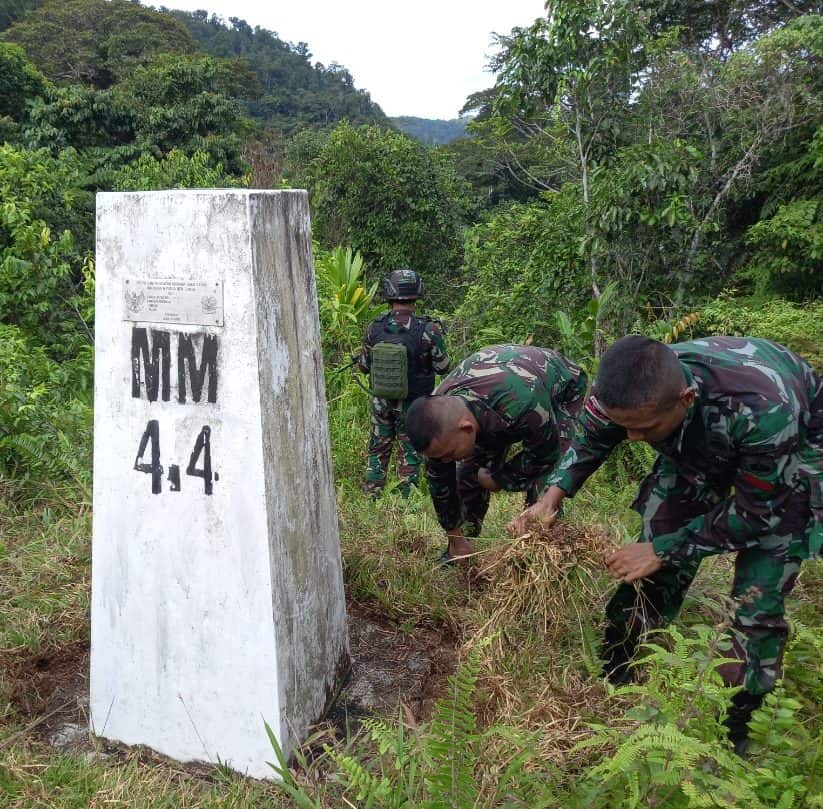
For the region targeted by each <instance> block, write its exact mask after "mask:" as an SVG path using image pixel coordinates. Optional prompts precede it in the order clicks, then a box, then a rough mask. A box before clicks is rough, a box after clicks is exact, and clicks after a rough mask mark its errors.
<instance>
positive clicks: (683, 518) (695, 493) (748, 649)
mask: <svg viewBox="0 0 823 809" xmlns="http://www.w3.org/2000/svg"><path fill="white" fill-rule="evenodd" d="M659 465H660V461H659V460H658V464H656V465H655V470H654V471H653V472H652V473H651V474H650V475H649V476H648V477H647V478H646V480H645V481H644V482H643V484H642V485H641V487H640V492H639V493H638V496H637V498H636V499H635V502H634V503H633V505H632V508H634V510H635V511H637V512H638V513H639V514H640V515H641V516H642V518H643V529H642V534H641V537H640V541H641V542H650V541H651V540H652V539H653V538H654V537H656V536H660V535H662V534H668V533H673V532H675V531H677V530H678V529H680V528H682V527H683V525H684V524H686V523H687V522H689V521H690V520H692V519H693V518H695V517H697V516H699V515H701V514H705V513H707V512H708V511H710V510H711V509H712V508H714V507H715V506H716V505H717V504H718V503H719V502H720V501H721V500H722V499H723V498H724V496H726V494H727V492H723V491H718V490H716V489H712V488H711V487H709V486H698V485H695V483H694V482H691V481H688V480H686V479H685V478H681V477H680V476H678V478H677V480H676V481H675V484H674V486H671V485H667V486H666V488H665V490H663V489H662V488H661V487H660V485H659V475H658V470H659ZM810 519H811V510H810V506H809V495H808V494H807V493H806V492H804V491H803V490H797V491H796V492H794V493H793V494H792V495H791V496H790V498H789V500H788V502H787V503H786V507H785V516H784V517H783V519H782V520H781V522H780V523H779V525H778V526H777V528H776V529H775V530H774V532H773V533H772V534H770V535H767V536H761V537H759V544H758V546H757V547H754V548H746V549H744V550H741V551H738V552H737V556H736V559H735V573H734V581H733V584H732V592H731V595H732V598H733V599H734V600H735V602H736V604H737V607H736V611H735V615H734V619H733V623H732V625H731V628H730V630H729V635H730V641H731V650H730V651H728V652H724V656H726V657H733V658H736V661H737V662H732V663H726V664H724V665H723V666H722V667H721V668H720V669H719V671H720V674H721V675H722V677H723V679H724V681H725V682H726V683H727V684H728V685H733V686H739V685H742V686H743V687H744V688H745V690H746V691H749V692H750V693H752V694H764V693H766V692H768V691H771V690H772V689H773V688H774V686H775V682H776V681H777V680H778V679H779V678H780V676H781V674H782V659H783V651H784V648H785V646H786V640H787V637H788V625H787V623H786V619H785V616H784V600H785V598H786V596H787V595H788V594H789V593H790V592H791V590H792V588H793V587H794V584H795V582H796V580H797V575H798V573H799V571H800V565H801V562H802V561H803V559H804V558H806V557H807V554H806V553H804V551H803V548H804V542H805V537H806V532H807V529H808V524H809V521H810ZM707 555H709V554H708V553H703V554H702V555H700V554H697V555H696V558H693V559H690V560H689V561H688V562H683V563H679V564H677V565H669V566H666V567H664V568H663V569H661V570H660V571H658V572H657V573H656V574H654V575H653V576H650V577H649V578H647V579H642V580H641V581H640V582H635V583H634V584H621V585H620V586H619V587H618V589H617V591H616V592H615V594H614V596H613V597H612V599H611V601H610V602H609V604H608V605H607V607H606V618H607V629H606V638H607V643H608V642H609V641H608V639H609V638H612V639H615V638H618V639H619V641H618V642H619V643H621V644H622V645H624V646H625V647H626V648H627V649H633V648H634V647H635V645H636V644H637V642H638V641H639V640H641V639H642V636H643V634H645V632H647V631H648V630H650V629H655V628H657V627H660V626H664V625H665V624H667V623H668V622H670V621H672V620H673V619H674V618H675V616H676V615H677V613H678V611H679V610H680V607H681V605H682V603H683V599H684V598H685V595H686V592H687V591H688V589H689V586H690V585H691V583H692V580H693V579H694V577H695V575H696V573H697V570H698V568H699V566H700V562H701V560H702V558H704V557H705V556H707ZM635 585H636V586H635Z"/></svg>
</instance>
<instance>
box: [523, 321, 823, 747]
mask: <svg viewBox="0 0 823 809" xmlns="http://www.w3.org/2000/svg"><path fill="white" fill-rule="evenodd" d="M581 426H582V430H581V431H580V432H579V433H578V436H577V437H576V439H575V440H574V441H573V443H572V445H571V446H570V447H569V449H568V451H567V452H566V454H565V455H564V456H563V458H562V460H561V462H560V464H559V465H558V467H557V469H556V470H555V471H554V473H553V474H552V475H551V476H550V477H549V478H548V483H549V488H548V489H547V490H546V492H545V493H544V494H543V495H542V496H541V498H540V500H539V501H538V503H537V504H535V505H534V506H533V507H531V508H530V509H527V510H526V511H525V512H524V513H523V514H522V515H520V517H518V518H517V519H516V520H514V521H513V522H512V524H511V525H510V529H511V530H512V531H514V532H522V531H523V530H525V529H527V528H528V526H529V525H530V524H534V522H536V521H537V522H541V523H542V524H543V525H544V526H546V525H550V524H551V523H552V522H553V520H554V517H553V516H552V515H553V514H554V513H556V511H557V508H558V507H559V504H560V502H561V501H562V499H563V498H564V497H566V496H573V495H574V494H575V493H576V492H577V491H578V489H579V488H580V487H581V486H582V484H583V483H584V481H585V480H586V479H587V478H588V477H589V475H591V474H592V472H594V471H595V469H597V468H598V467H599V466H600V464H601V463H603V461H604V460H605V459H606V457H607V456H608V455H609V453H610V452H611V451H612V450H613V449H614V447H615V446H616V445H617V444H618V443H620V442H621V441H623V440H624V439H629V440H634V441H647V442H648V443H649V444H650V445H651V446H652V447H654V449H656V450H657V451H658V453H659V455H658V458H657V460H656V462H655V465H654V468H653V470H652V472H651V474H650V475H649V476H648V477H647V478H646V480H645V481H644V482H643V484H642V485H641V487H640V491H639V493H638V496H637V498H636V500H635V502H634V504H633V508H634V509H635V510H636V511H638V512H639V513H640V514H641V516H642V518H643V527H642V532H641V537H640V541H639V543H635V544H633V545H627V546H625V547H623V548H621V549H620V550H619V551H617V552H616V553H614V554H612V555H611V557H610V558H609V559H607V564H608V565H609V568H610V569H611V572H612V573H613V574H614V575H615V576H616V577H618V578H621V579H622V581H623V584H621V585H620V586H619V588H618V590H617V592H616V593H615V595H614V597H613V598H612V600H611V601H610V603H609V605H608V607H607V609H606V617H607V627H606V633H605V638H604V641H605V643H604V652H605V654H604V657H605V661H606V662H605V667H604V673H605V674H606V675H607V676H609V678H610V679H611V680H612V681H614V682H623V681H625V680H626V679H628V677H629V674H630V672H629V663H630V661H631V658H632V655H633V654H634V651H635V648H636V646H637V643H638V641H639V640H640V639H641V638H642V636H643V634H644V633H645V632H646V631H647V630H648V629H650V628H654V627H657V626H660V625H663V624H665V623H666V622H668V621H670V620H672V619H673V618H674V617H675V615H676V614H677V612H678V610H679V608H680V605H681V604H682V602H683V598H684V596H685V594H686V591H687V590H688V587H689V585H690V584H691V582H692V579H693V578H694V576H695V574H696V572H697V568H698V566H699V564H700V561H701V560H702V559H703V558H704V557H706V556H709V555H711V554H716V553H731V552H734V553H736V554H737V557H736V563H735V577H734V584H733V587H732V595H733V596H734V598H735V599H737V604H738V606H737V609H736V614H735V617H734V623H733V625H732V628H731V633H730V634H731V642H732V653H731V655H732V656H733V657H735V658H737V662H733V663H728V664H724V666H723V667H722V669H721V674H722V675H723V678H724V680H725V681H726V682H727V683H728V684H729V685H734V686H743V690H741V691H740V692H738V693H737V694H736V695H735V697H734V699H733V704H732V706H731V707H730V710H729V715H728V717H727V719H726V724H727V727H728V729H729V738H730V739H731V741H732V742H733V743H734V745H735V749H736V750H737V751H738V752H741V753H743V752H745V747H746V739H747V735H748V727H747V723H748V720H749V718H750V717H751V714H752V712H753V710H754V709H755V708H756V707H757V706H758V705H760V703H761V702H762V699H763V695H764V694H765V693H767V692H768V691H770V690H771V689H772V688H774V685H775V681H776V680H777V679H778V678H779V677H780V675H781V660H782V656H783V649H784V647H785V644H786V638H787V632H788V630H787V624H786V621H785V618H784V599H785V597H786V596H787V595H788V593H789V592H790V591H791V590H792V587H793V586H794V583H795V581H796V579H797V575H798V571H799V569H800V564H801V562H802V561H803V560H804V559H808V558H809V557H811V556H814V555H817V554H818V553H819V552H820V548H821V542H823V527H822V526H823V523H821V520H823V383H821V380H820V378H819V377H818V376H817V374H815V372H814V371H813V370H812V369H811V368H810V367H809V366H808V365H807V364H806V363H805V362H804V361H803V360H801V359H800V358H799V357H797V356H795V355H794V354H793V353H792V352H791V351H789V350H788V349H786V348H784V347H783V346H780V345H778V344H776V343H773V342H770V341H768V340H760V339H754V338H747V339H740V338H734V337H710V338H706V339H702V340H693V341H691V342H686V343H680V344H676V345H672V346H664V345H663V344H662V343H657V342H656V341H654V340H650V339H648V338H645V337H639V336H632V337H624V338H622V339H621V340H618V341H617V342H616V343H615V344H614V345H613V346H612V347H611V348H610V349H609V350H608V351H607V352H606V354H605V355H604V356H603V359H602V362H601V366H600V373H599V374H598V378H597V381H596V382H595V384H594V387H593V391H592V395H591V396H590V397H589V399H588V400H587V402H586V406H585V408H584V412H583V416H582V418H581ZM638 579H639V580H640V581H639V585H638V586H637V589H636V585H633V584H631V582H634V581H636V580H638Z"/></svg>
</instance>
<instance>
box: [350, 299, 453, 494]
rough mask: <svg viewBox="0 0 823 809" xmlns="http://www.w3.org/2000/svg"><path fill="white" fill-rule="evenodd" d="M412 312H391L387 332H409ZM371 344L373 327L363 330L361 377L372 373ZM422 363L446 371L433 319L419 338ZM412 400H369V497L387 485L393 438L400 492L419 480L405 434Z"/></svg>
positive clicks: (418, 459)
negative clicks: (396, 443) (396, 453)
mask: <svg viewBox="0 0 823 809" xmlns="http://www.w3.org/2000/svg"><path fill="white" fill-rule="evenodd" d="M412 316H413V313H412V312H410V311H409V310H405V309H400V310H392V311H391V312H390V313H389V315H388V321H387V326H386V328H387V330H388V331H390V332H395V333H400V332H401V331H410V329H411V325H412V320H411V318H412ZM373 343H374V336H373V330H372V325H370V326H369V328H367V329H366V335H365V338H364V340H363V347H362V348H361V350H360V357H359V359H358V367H359V368H360V370H361V371H362V372H363V373H364V374H368V373H369V371H370V370H371V346H372V345H373ZM420 353H421V358H422V361H423V362H424V363H426V364H428V365H429V366H430V367H431V369H432V370H433V371H434V372H435V373H437V374H445V373H446V372H447V371H448V370H449V355H448V352H447V351H446V340H445V336H444V334H443V328H442V327H441V325H440V324H439V323H438V322H437V321H436V320H430V321H428V322H427V323H426V325H425V328H424V329H423V333H422V334H421V337H420ZM412 401H413V399H411V398H409V399H381V398H378V397H376V396H373V397H372V399H371V430H370V433H369V455H368V460H367V462H366V483H365V490H366V492H367V493H369V494H371V495H372V496H376V495H378V494H379V493H380V492H381V491H382V490H383V488H384V487H385V485H386V475H387V473H388V469H389V462H390V460H391V452H392V444H393V443H394V441H395V439H396V440H397V441H398V442H399V444H400V457H399V459H398V460H399V462H398V469H397V474H398V477H399V478H400V487H399V488H400V491H401V493H403V494H408V492H409V490H410V487H411V486H413V485H414V486H416V485H417V483H418V482H419V479H420V473H419V467H420V464H421V462H422V458H421V456H420V455H419V453H418V452H417V450H415V448H414V447H413V446H412V444H411V442H410V441H409V439H408V436H407V435H406V431H405V427H404V423H405V416H406V411H407V410H408V408H409V405H410V404H411V403H412Z"/></svg>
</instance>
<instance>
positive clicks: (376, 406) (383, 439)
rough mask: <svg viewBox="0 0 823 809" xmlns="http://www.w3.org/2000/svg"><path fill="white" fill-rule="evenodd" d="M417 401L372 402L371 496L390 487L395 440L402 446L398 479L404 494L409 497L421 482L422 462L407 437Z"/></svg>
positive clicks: (368, 481) (368, 470)
mask: <svg viewBox="0 0 823 809" xmlns="http://www.w3.org/2000/svg"><path fill="white" fill-rule="evenodd" d="M412 401H414V400H413V399H378V398H377V397H372V400H371V431H370V433H369V458H368V461H367V464H366V485H365V489H366V491H367V492H368V493H369V494H372V495H377V494H379V493H380V492H381V491H382V489H383V487H384V486H385V485H386V473H387V472H388V469H389V461H390V460H391V452H392V444H393V443H394V441H395V439H396V440H397V442H398V444H399V445H400V455H399V459H398V465H397V475H398V477H399V478H400V487H399V488H400V491H401V493H402V494H404V495H405V494H408V493H409V491H410V489H411V487H412V486H416V485H417V484H418V482H419V480H420V464H421V462H422V458H421V457H420V455H419V453H418V452H417V450H416V449H415V448H414V447H413V446H412V444H411V442H410V441H409V437H408V436H407V435H406V429H405V417H406V411H407V410H408V409H409V405H410V404H411V403H412Z"/></svg>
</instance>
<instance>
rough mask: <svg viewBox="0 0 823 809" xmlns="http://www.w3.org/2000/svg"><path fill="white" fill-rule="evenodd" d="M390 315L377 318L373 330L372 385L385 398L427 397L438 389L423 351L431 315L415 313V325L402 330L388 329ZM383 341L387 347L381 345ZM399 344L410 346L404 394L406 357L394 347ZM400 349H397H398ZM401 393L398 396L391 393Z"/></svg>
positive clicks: (407, 347) (407, 355) (373, 390)
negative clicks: (400, 376) (402, 372)
mask: <svg viewBox="0 0 823 809" xmlns="http://www.w3.org/2000/svg"><path fill="white" fill-rule="evenodd" d="M388 317H389V314H385V315H383V316H382V317H379V318H378V319H377V320H375V321H374V328H373V330H372V340H373V343H372V346H371V374H370V377H371V384H372V393H373V394H374V395H375V396H379V397H380V398H384V399H416V398H417V397H418V396H427V395H428V394H430V393H431V392H432V391H433V390H434V370H433V369H432V365H431V361H430V359H429V358H428V357H427V356H425V354H424V352H423V343H422V338H423V332H424V330H425V328H426V324H427V323H431V318H430V317H425V316H423V317H420V316H418V315H412V316H411V324H410V328H409V330H408V331H405V330H401V331H400V332H398V333H396V334H395V333H394V332H390V331H389V330H388V323H387V320H388ZM381 343H383V344H384V346H386V349H387V350H385V351H384V350H383V349H382V348H380V344H381ZM395 346H404V347H405V349H406V362H405V366H406V379H407V384H406V386H405V392H406V395H405V396H403V395H402V392H403V390H402V388H401V387H400V384H401V383H402V380H399V379H398V378H397V377H398V374H399V373H400V369H401V368H402V357H398V356H397V354H396V353H395V354H394V356H392V350H393V349H394V347H395ZM394 352H396V349H394ZM386 391H388V392H389V393H397V394H398V395H395V396H392V395H387V393H386Z"/></svg>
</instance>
